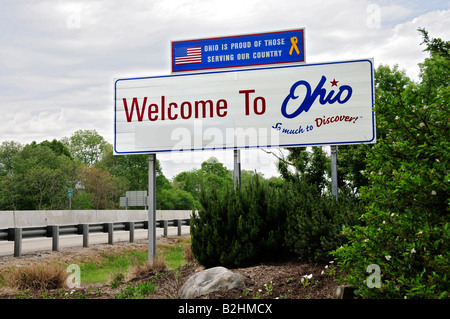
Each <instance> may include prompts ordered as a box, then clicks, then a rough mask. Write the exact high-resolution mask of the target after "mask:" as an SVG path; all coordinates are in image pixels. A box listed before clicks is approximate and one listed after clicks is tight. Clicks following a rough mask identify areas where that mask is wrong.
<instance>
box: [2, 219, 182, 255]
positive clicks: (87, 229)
mask: <svg viewBox="0 0 450 319" xmlns="http://www.w3.org/2000/svg"><path fill="white" fill-rule="evenodd" d="M183 225H186V226H189V225H190V219H173V220H157V221H156V225H155V226H156V227H158V228H164V235H163V236H167V228H168V227H169V226H176V227H178V236H181V226H183ZM135 229H148V221H134V222H114V223H98V224H76V225H49V226H40V227H14V228H3V229H0V241H14V257H21V256H22V239H23V238H40V237H51V238H52V250H53V251H59V237H60V236H65V235H82V236H83V247H88V246H89V234H90V233H108V244H113V237H114V231H118V230H121V231H129V233H130V236H129V241H130V243H132V242H134V230H135Z"/></svg>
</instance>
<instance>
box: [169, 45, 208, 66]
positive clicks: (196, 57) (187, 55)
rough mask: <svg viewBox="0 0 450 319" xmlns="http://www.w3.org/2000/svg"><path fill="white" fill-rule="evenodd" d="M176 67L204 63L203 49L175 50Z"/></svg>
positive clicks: (185, 48)
mask: <svg viewBox="0 0 450 319" xmlns="http://www.w3.org/2000/svg"><path fill="white" fill-rule="evenodd" d="M174 54H175V65H180V64H193V63H202V47H184V48H175V52H174Z"/></svg>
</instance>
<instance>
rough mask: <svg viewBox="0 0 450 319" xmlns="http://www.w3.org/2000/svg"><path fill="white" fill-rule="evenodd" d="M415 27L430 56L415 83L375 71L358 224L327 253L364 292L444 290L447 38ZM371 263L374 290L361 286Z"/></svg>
mask: <svg viewBox="0 0 450 319" xmlns="http://www.w3.org/2000/svg"><path fill="white" fill-rule="evenodd" d="M421 32H422V35H423V36H424V42H423V43H424V44H426V46H427V47H426V50H427V51H429V52H430V57H429V58H427V59H425V61H424V62H423V63H422V64H420V67H421V73H420V82H419V83H414V82H412V81H411V80H410V79H408V78H407V77H406V75H405V73H404V72H403V71H399V70H398V67H397V66H395V67H394V68H392V69H391V68H390V67H388V66H380V67H378V68H377V70H376V73H375V78H376V115H377V125H378V135H379V137H378V140H377V144H375V145H374V146H373V147H371V148H370V149H369V150H368V153H367V166H366V169H365V171H364V174H363V175H364V176H365V177H366V178H367V180H368V185H367V186H365V187H362V189H361V191H360V194H361V198H362V200H363V201H364V202H365V203H366V210H367V211H366V212H365V213H364V214H363V215H362V217H361V219H362V221H363V222H364V225H363V226H355V227H347V228H345V229H344V233H345V234H346V236H347V238H348V240H349V243H348V244H345V245H343V247H342V248H340V249H337V250H336V251H335V252H334V254H335V256H336V257H337V259H338V261H339V265H340V266H341V267H342V270H343V271H345V272H347V274H348V276H347V277H346V282H347V283H350V284H351V285H354V286H355V287H356V288H357V294H358V295H359V296H362V297H364V298H448V296H449V295H448V289H449V284H448V279H447V276H448V274H449V273H450V251H449V249H448V242H449V241H450V232H449V229H450V228H449V215H448V209H449V201H450V199H449V194H450V188H449V182H450V179H449V174H448V165H449V152H448V150H449V149H450V135H449V134H450V127H449V118H450V110H449V108H448V101H449V99H450V89H449V79H450V56H449V52H448V48H449V42H448V41H443V40H441V39H432V40H430V39H429V38H428V33H426V32H424V31H421ZM371 264H376V265H378V266H379V267H380V269H381V278H380V279H381V283H382V284H381V287H380V288H379V289H373V288H372V289H371V288H370V286H369V285H367V281H366V279H367V276H368V274H367V272H366V269H367V267H368V265H371Z"/></svg>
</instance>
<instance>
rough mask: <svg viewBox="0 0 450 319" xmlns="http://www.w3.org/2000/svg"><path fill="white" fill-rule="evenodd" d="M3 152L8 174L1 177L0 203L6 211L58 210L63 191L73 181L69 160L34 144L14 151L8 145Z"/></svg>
mask: <svg viewBox="0 0 450 319" xmlns="http://www.w3.org/2000/svg"><path fill="white" fill-rule="evenodd" d="M5 149H8V150H9V152H6V151H5V152H3V157H4V158H5V159H4V163H5V164H4V167H5V168H8V172H7V173H6V174H5V175H4V176H3V177H2V179H1V183H0V187H1V190H2V192H1V193H2V195H1V202H2V204H3V205H5V206H6V209H44V208H46V209H55V208H61V207H62V206H63V202H64V200H65V198H66V197H67V188H69V187H70V186H71V181H73V180H74V170H75V168H74V167H75V166H74V163H73V161H72V160H71V159H70V158H68V157H67V156H65V155H58V154H56V153H55V152H54V151H53V150H52V149H51V148H49V147H47V146H42V145H39V144H36V143H31V144H29V145H26V146H24V147H23V148H15V150H14V151H11V150H12V149H13V148H11V144H10V145H9V147H6V148H5ZM5 154H9V155H10V156H6V155H5ZM5 206H4V207H5Z"/></svg>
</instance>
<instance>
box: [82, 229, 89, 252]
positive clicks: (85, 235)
mask: <svg viewBox="0 0 450 319" xmlns="http://www.w3.org/2000/svg"><path fill="white" fill-rule="evenodd" d="M80 227H81V232H82V234H83V247H89V224H81V225H80Z"/></svg>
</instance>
